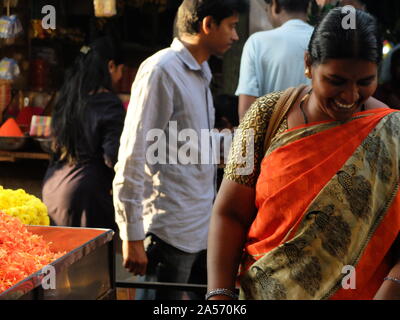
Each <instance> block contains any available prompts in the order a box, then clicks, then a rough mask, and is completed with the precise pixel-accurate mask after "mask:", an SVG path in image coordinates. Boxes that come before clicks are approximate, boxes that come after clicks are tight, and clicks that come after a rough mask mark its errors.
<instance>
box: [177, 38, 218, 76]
mask: <svg viewBox="0 0 400 320" xmlns="http://www.w3.org/2000/svg"><path fill="white" fill-rule="evenodd" d="M171 49H172V50H174V51H175V52H176V54H177V55H178V57H179V58H180V59H181V60H182V62H183V63H184V64H185V65H186V66H187V67H188V68H189V69H190V70H193V71H202V72H203V75H204V77H205V78H206V79H207V81H208V82H210V81H211V77H212V74H211V70H210V67H209V65H208V62H207V61H204V62H203V63H202V64H201V65H199V63H198V62H197V61H196V59H195V58H194V57H193V56H192V54H191V53H190V51H189V50H188V49H187V48H186V47H185V46H184V45H183V43H182V42H181V41H180V40H179V39H178V38H174V40H173V41H172V44H171Z"/></svg>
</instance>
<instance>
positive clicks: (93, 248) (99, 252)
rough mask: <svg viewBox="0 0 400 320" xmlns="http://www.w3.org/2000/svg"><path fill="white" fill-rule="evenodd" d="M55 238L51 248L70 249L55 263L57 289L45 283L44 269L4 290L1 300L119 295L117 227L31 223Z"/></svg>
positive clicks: (40, 232) (34, 230) (32, 228)
mask: <svg viewBox="0 0 400 320" xmlns="http://www.w3.org/2000/svg"><path fill="white" fill-rule="evenodd" d="M28 230H29V231H30V232H32V233H35V234H38V235H41V236H42V237H43V239H44V240H45V241H47V242H51V249H52V250H54V251H58V252H60V251H61V252H62V251H66V252H67V253H66V254H65V255H63V256H62V257H60V258H59V259H57V260H56V261H54V262H53V263H51V266H53V267H54V268H55V271H56V278H55V289H45V288H44V286H43V285H42V280H43V278H44V276H45V275H44V274H43V272H42V270H39V271H38V272H36V273H34V274H32V275H30V276H29V277H28V278H26V279H24V280H23V281H20V282H19V283H17V284H15V285H14V286H13V287H11V288H9V289H8V290H6V291H4V292H3V293H1V294H0V300H11V299H21V300H96V299H115V254H114V243H113V237H114V231H112V230H108V229H89V228H68V227H42V226H28Z"/></svg>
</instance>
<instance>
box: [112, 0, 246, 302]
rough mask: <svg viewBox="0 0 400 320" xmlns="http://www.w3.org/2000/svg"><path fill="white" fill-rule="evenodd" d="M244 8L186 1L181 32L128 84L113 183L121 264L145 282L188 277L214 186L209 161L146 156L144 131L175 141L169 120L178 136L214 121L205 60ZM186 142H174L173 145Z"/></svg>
mask: <svg viewBox="0 0 400 320" xmlns="http://www.w3.org/2000/svg"><path fill="white" fill-rule="evenodd" d="M247 8H248V2H247V1H245V0H221V1H215V0H185V1H183V3H182V5H181V6H180V8H179V10H178V15H177V19H176V23H175V25H176V28H177V30H176V31H175V34H177V35H179V39H178V38H175V39H174V40H173V42H172V44H171V47H169V48H166V49H163V50H161V51H159V52H157V53H156V54H154V55H153V56H151V57H149V58H148V59H147V60H145V61H144V62H143V63H142V65H141V66H140V68H139V71H138V73H137V76H136V79H135V81H134V83H133V85H132V90H131V100H130V104H129V108H128V114H127V118H126V121H125V127H124V131H123V134H122V138H121V147H120V150H119V156H118V163H117V165H116V167H115V168H116V176H115V179H114V183H113V187H114V188H113V190H114V204H115V209H116V221H117V223H118V226H119V229H120V235H121V239H122V240H123V257H124V266H125V267H126V268H127V269H128V270H129V271H130V272H132V273H133V274H135V275H140V276H144V280H145V281H158V282H175V283H187V282H188V279H189V277H190V274H191V270H192V268H193V265H194V263H195V261H201V256H202V255H203V256H204V250H205V249H206V248H207V234H208V224H209V218H210V215H211V209H212V203H213V201H214V197H215V187H216V186H215V179H216V166H215V165H214V164H192V163H189V164H183V163H181V162H180V161H177V163H173V162H174V161H173V162H170V161H169V160H168V161H167V163H159V162H158V161H155V162H156V163H154V162H153V161H149V159H148V157H147V156H146V155H147V152H148V150H149V147H150V145H151V142H150V141H148V140H147V139H146V136H147V134H148V133H149V132H150V130H157V132H161V133H163V134H164V136H165V137H166V141H170V140H175V141H176V140H177V136H174V133H171V135H170V134H169V133H170V132H173V131H174V129H173V126H176V129H177V132H176V135H177V134H178V132H181V130H184V129H191V130H192V131H191V132H193V131H194V132H196V134H197V135H198V136H200V135H201V131H202V130H208V131H210V130H211V129H212V128H213V127H214V107H213V101H212V95H211V91H210V88H209V84H210V80H211V71H210V68H209V65H208V63H207V60H208V59H209V57H210V56H211V55H217V56H221V55H223V54H224V53H225V52H226V51H227V50H228V49H229V48H230V47H231V46H232V44H233V43H234V42H236V41H237V40H238V35H237V32H236V26H237V23H238V21H239V13H241V12H244V11H245V10H247ZM185 143H186V142H182V141H177V145H176V147H175V149H176V150H179V148H180V147H181V146H182V145H184V144H185ZM207 147H210V146H207ZM176 150H175V151H176ZM198 151H199V153H200V151H201V150H200V148H199V150H198ZM168 152H169V155H171V153H173V152H174V150H172V148H169V149H168ZM168 159H170V157H168ZM203 263H204V262H203ZM204 269H205V268H204ZM138 297H139V298H141V299H152V298H155V299H162V300H164V299H181V298H182V293H181V292H179V291H177V290H169V289H160V290H157V291H156V293H155V297H153V296H152V293H150V292H148V291H146V292H141V294H140V295H139V296H138Z"/></svg>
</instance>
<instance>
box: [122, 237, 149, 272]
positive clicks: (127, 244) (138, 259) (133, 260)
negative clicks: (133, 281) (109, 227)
mask: <svg viewBox="0 0 400 320" xmlns="http://www.w3.org/2000/svg"><path fill="white" fill-rule="evenodd" d="M122 255H123V258H124V261H123V266H124V268H126V269H128V270H129V272H132V273H133V274H134V275H135V276H136V275H140V276H144V275H145V274H146V268H147V262H148V260H147V255H146V251H145V250H144V245H143V240H138V241H127V240H124V241H122Z"/></svg>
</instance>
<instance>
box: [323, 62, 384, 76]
mask: <svg viewBox="0 0 400 320" xmlns="http://www.w3.org/2000/svg"><path fill="white" fill-rule="evenodd" d="M317 70H318V71H319V72H322V73H324V74H330V75H337V76H341V77H343V78H365V77H369V76H371V75H375V74H376V72H377V70H378V66H377V64H376V63H375V62H372V61H367V60H362V59H328V60H327V61H325V62H324V63H321V64H319V65H318V66H317Z"/></svg>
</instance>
